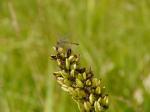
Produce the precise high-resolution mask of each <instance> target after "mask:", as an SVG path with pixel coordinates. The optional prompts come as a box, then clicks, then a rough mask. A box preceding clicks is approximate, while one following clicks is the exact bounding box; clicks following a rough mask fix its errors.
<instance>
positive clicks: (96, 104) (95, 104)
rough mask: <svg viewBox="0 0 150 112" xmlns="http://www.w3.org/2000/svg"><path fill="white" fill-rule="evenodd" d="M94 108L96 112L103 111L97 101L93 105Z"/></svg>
mask: <svg viewBox="0 0 150 112" xmlns="http://www.w3.org/2000/svg"><path fill="white" fill-rule="evenodd" d="M94 108H95V111H96V112H101V111H102V110H103V109H102V107H101V105H100V103H99V102H98V101H96V102H95V103H94Z"/></svg>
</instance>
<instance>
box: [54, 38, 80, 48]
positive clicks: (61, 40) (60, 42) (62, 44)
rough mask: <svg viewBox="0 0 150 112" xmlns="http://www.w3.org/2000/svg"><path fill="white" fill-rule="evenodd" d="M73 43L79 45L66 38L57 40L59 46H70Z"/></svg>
mask: <svg viewBox="0 0 150 112" xmlns="http://www.w3.org/2000/svg"><path fill="white" fill-rule="evenodd" d="M71 45H79V44H78V43H74V42H69V41H67V40H65V39H60V40H58V41H57V43H56V46H57V47H63V48H70V47H71Z"/></svg>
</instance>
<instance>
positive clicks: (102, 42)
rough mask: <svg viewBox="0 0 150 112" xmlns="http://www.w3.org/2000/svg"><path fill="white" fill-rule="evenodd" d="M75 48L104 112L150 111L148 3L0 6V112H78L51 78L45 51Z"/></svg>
mask: <svg viewBox="0 0 150 112" xmlns="http://www.w3.org/2000/svg"><path fill="white" fill-rule="evenodd" d="M59 38H66V39H68V40H69V41H72V42H77V43H79V44H80V45H79V46H78V47H75V48H74V50H75V51H76V52H77V53H80V55H81V62H82V65H83V66H86V67H90V66H91V67H92V69H93V71H94V73H95V76H96V77H97V78H102V80H103V83H104V84H105V85H106V87H107V90H108V93H109V96H110V107H109V110H108V112H149V111H150V0H0V112H79V110H78V107H77V105H76V103H74V102H73V100H72V99H71V97H70V96H69V95H68V94H66V93H65V92H63V91H62V90H61V89H60V86H59V85H58V84H57V83H56V81H55V80H54V79H55V78H54V77H53V75H52V73H53V72H54V71H56V70H57V66H56V65H55V63H53V62H52V61H51V60H50V54H51V53H52V52H53V50H52V46H53V45H55V42H56V41H57V40H58V39H59Z"/></svg>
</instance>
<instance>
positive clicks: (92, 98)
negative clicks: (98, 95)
mask: <svg viewBox="0 0 150 112" xmlns="http://www.w3.org/2000/svg"><path fill="white" fill-rule="evenodd" d="M89 101H90V103H91V104H93V103H94V101H95V97H94V95H93V94H90V96H89Z"/></svg>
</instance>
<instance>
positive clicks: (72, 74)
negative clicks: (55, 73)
mask: <svg viewBox="0 0 150 112" xmlns="http://www.w3.org/2000/svg"><path fill="white" fill-rule="evenodd" d="M70 74H71V76H72V77H74V69H73V70H71V73H70Z"/></svg>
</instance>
